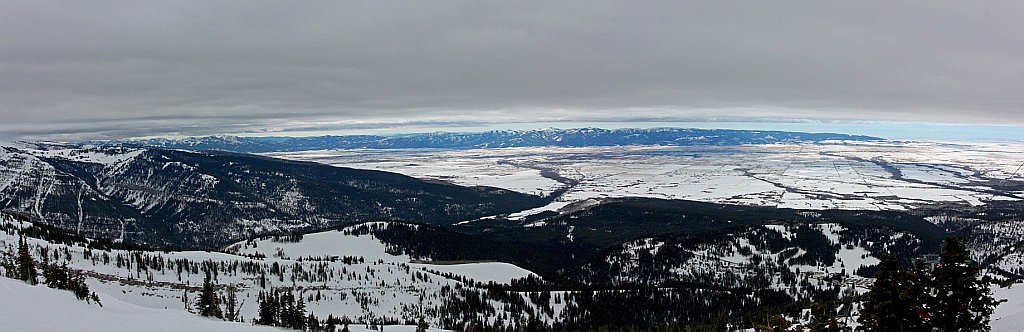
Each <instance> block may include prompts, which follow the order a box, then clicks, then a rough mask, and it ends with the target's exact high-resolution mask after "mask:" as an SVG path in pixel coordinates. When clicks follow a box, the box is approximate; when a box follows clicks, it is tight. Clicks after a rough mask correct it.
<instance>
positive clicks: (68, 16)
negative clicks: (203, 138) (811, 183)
mask: <svg viewBox="0 0 1024 332" xmlns="http://www.w3.org/2000/svg"><path fill="white" fill-rule="evenodd" d="M0 12H2V13H3V17H4V19H3V20H0V119H2V121H0V135H6V136H14V137H30V136H53V137H83V138H102V137H122V136H137V135H167V134H174V135H203V134H212V133H222V132H231V133H244V132H252V133H266V132H284V133H287V132H292V131H296V130H307V131H308V130H328V131H329V130H346V129H353V128H355V129H358V128H367V127H389V126H399V127H400V126H418V125H424V124H425V125H426V126H429V127H439V126H440V127H443V126H444V125H445V124H450V125H451V126H453V127H458V126H461V125H463V124H478V123H489V122H532V121H547V122H555V121H607V120H610V121H685V120H709V119H710V120H715V119H727V120H742V119H765V118H771V119H816V120H827V121H833V120H899V121H932V122H968V123H1016V124H1022V123H1024V112H1022V111H1021V110H1022V109H1024V2H1021V1H961V2H949V3H946V2H941V1H919V2H897V3H894V2H890V1H880V2H870V1H843V2H839V1H836V2H833V3H830V4H826V2H824V1H742V2H728V1H709V2H692V1H685V2H684V1H667V2H662V3H657V2H643V4H640V2H631V1H615V2H592V1H586V2H559V3H557V4H553V3H551V1H538V2H507V1H496V2H480V1H465V2H437V1H423V2H412V1H396V2H388V1H367V2H338V1H330V2H302V3H299V2H293V1H287V2H285V1H275V2H253V1H237V2H228V1H194V2H171V1H163V2H143V1H125V2H105V1H67V2H48V1H38V0H31V1H0ZM783 121H785V120H783Z"/></svg>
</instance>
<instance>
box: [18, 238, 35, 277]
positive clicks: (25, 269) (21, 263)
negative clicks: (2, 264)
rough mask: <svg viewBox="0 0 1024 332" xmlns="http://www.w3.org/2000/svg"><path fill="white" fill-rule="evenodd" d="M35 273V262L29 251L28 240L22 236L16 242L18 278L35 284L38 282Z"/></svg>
mask: <svg viewBox="0 0 1024 332" xmlns="http://www.w3.org/2000/svg"><path fill="white" fill-rule="evenodd" d="M36 273H37V272H36V263H35V261H34V260H33V259H32V253H31V252H29V249H28V241H26V240H25V237H24V236H22V237H21V241H19V242H18V279H20V280H22V281H24V282H27V283H29V284H33V285H35V284H38V283H39V279H38V276H37V274H36Z"/></svg>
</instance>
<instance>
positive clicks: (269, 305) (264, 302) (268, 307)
mask: <svg viewBox="0 0 1024 332" xmlns="http://www.w3.org/2000/svg"><path fill="white" fill-rule="evenodd" d="M274 303H275V301H274V299H273V296H272V293H267V294H264V293H263V292H262V291H261V292H260V295H259V304H260V310H259V315H260V317H259V318H258V319H256V324H260V325H269V326H275V325H277V318H276V317H275V314H276V313H277V309H276V308H275V306H274Z"/></svg>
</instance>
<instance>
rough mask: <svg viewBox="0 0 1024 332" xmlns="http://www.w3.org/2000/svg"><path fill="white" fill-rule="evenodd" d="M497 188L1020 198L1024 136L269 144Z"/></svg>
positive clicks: (719, 199) (302, 155)
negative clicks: (715, 142) (422, 145)
mask: <svg viewBox="0 0 1024 332" xmlns="http://www.w3.org/2000/svg"><path fill="white" fill-rule="evenodd" d="M268 155H270V156H274V157H280V158H287V159H295V160H306V161H316V162H321V163H326V164H330V165H336V166H344V167H353V168H363V169H375V170H383V171H390V172H397V173H402V174H406V175H410V176H415V177H420V178H428V179H436V180H445V181H450V182H453V183H457V184H462V185H484V186H494V187H500V188H505V189H510V190H515V191H519V192H524V193H531V194H539V195H550V194H552V193H557V192H558V190H559V189H563V190H564V191H565V192H564V193H562V194H561V195H560V196H559V197H557V198H556V199H555V201H554V202H552V203H551V204H549V205H548V206H545V207H541V208H537V209H533V210H530V211H524V212H522V213H519V214H514V215H512V217H513V218H515V217H524V216H526V215H530V214H533V213H539V212H542V211H546V210H559V209H562V208H565V207H566V206H569V205H570V204H571V203H574V202H580V201H585V200H588V199H594V198H607V197H654V198H668V199H690V200H698V201H708V202H716V203H733V204H749V205H763V206H776V207H786V208H803V209H867V210H905V209H910V208H914V207H917V206H921V205H928V204H935V203H955V204H965V205H981V204H984V203H985V202H987V201H991V200H1016V199H1019V195H1020V194H1021V193H1020V192H1005V193H999V192H998V191H996V190H992V188H991V187H992V186H994V185H1000V184H1006V183H1007V181H1021V180H1024V174H1021V173H1019V172H1018V170H1019V168H1020V166H1021V164H1022V162H1024V146H1021V145H1019V144H1001V143H949V142H899V141H879V142H846V141H842V142H824V143H801V144H770V145H744V146H726V147H661V146H622V147H580V148H558V147H528V148H499V149H476V150H434V149H431V150H415V149H412V150H326V151H325V150H318V151H300V152H283V153H271V154H268Z"/></svg>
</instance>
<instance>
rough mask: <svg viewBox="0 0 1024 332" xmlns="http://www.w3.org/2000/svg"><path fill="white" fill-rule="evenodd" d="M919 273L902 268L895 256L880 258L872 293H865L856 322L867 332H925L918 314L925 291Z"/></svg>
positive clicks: (921, 318) (923, 322)
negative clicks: (893, 331) (894, 331)
mask: <svg viewBox="0 0 1024 332" xmlns="http://www.w3.org/2000/svg"><path fill="white" fill-rule="evenodd" d="M919 280H920V279H919V278H918V273H916V272H915V271H913V270H907V269H904V268H903V267H902V266H900V263H899V261H897V260H896V257H895V256H894V255H891V254H887V255H883V256H882V257H881V262H879V264H878V271H876V272H875V282H874V283H873V284H872V285H871V290H870V291H868V292H867V294H864V302H863V304H862V308H861V310H860V318H859V319H858V322H860V324H861V328H862V329H864V330H866V331H892V330H896V331H921V330H926V329H927V328H926V325H925V321H924V318H923V317H922V315H921V311H922V310H923V303H924V298H925V297H924V288H923V287H922V286H923V285H921V284H920V283H919Z"/></svg>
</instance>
